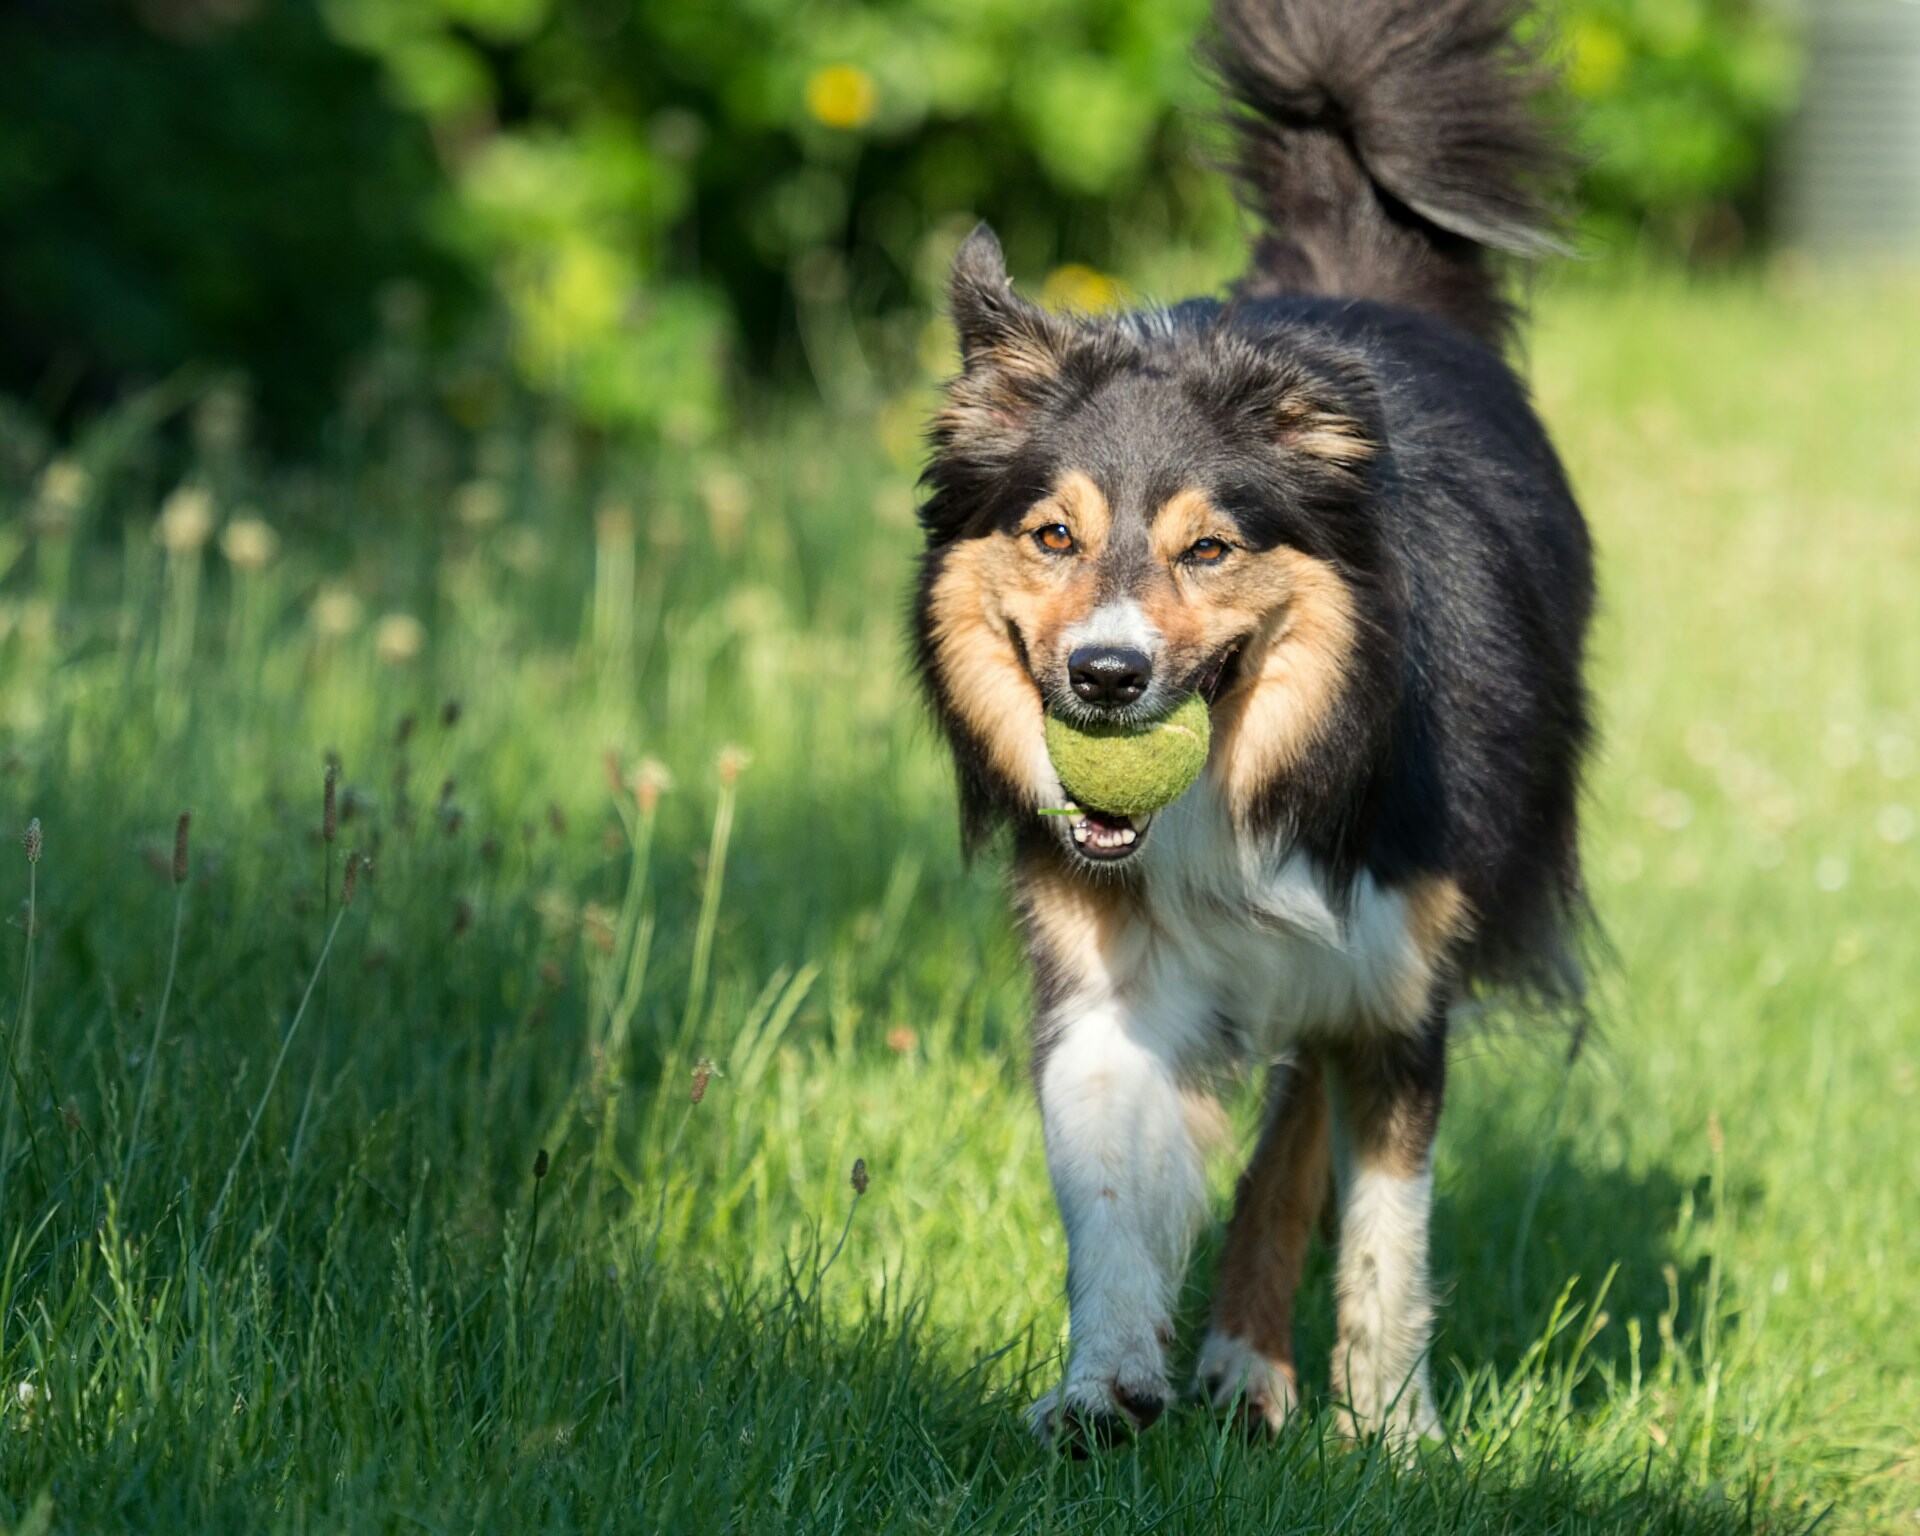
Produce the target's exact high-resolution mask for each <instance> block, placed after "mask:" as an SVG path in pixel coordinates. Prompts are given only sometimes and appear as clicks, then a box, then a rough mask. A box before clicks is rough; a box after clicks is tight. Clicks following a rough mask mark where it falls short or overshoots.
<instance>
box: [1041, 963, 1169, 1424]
mask: <svg viewBox="0 0 1920 1536" xmlns="http://www.w3.org/2000/svg"><path fill="white" fill-rule="evenodd" d="M1165 1001H1166V1000H1161V1004H1162V1007H1164V1003H1165ZM1177 1031H1178V1022H1177V1020H1175V1019H1174V1018H1172V1017H1170V1016H1168V1015H1167V1014H1166V1013H1165V1012H1164V1011H1162V1008H1156V1006H1155V1005H1154V1004H1153V1003H1151V1002H1147V1001H1140V1002H1134V1003H1129V1002H1127V1001H1124V1000H1122V999H1120V998H1118V997H1116V996H1114V995H1112V994H1111V993H1108V994H1105V995H1099V996H1093V997H1081V998H1078V999H1075V998H1068V999H1063V1000H1061V1001H1060V1002H1058V1003H1056V1004H1055V1005H1054V1006H1053V1007H1052V1008H1050V1009H1049V1010H1048V1011H1047V1015H1046V1017H1044V1018H1043V1019H1042V1021H1041V1028H1040V1050H1041V1053H1042V1054H1041V1057H1040V1060H1039V1061H1038V1063H1037V1071H1036V1077H1037V1080H1038V1084H1039V1090H1040V1109H1041V1115H1042V1119H1043V1121H1044V1124H1045V1129H1046V1143H1047V1168H1048V1171H1049V1172H1050V1173H1051V1174H1052V1177H1053V1188H1054V1195H1055V1197H1056V1199H1057V1200H1058V1201H1059V1204H1060V1214H1061V1217H1062V1219H1063V1220H1064V1221H1065V1223H1066V1229H1067V1301H1068V1310H1069V1322H1070V1330H1071V1338H1070V1342H1069V1349H1068V1360H1067V1371H1066V1379H1065V1381H1064V1382H1062V1384H1061V1386H1060V1387H1059V1388H1058V1389H1057V1390H1056V1391H1054V1392H1051V1393H1049V1394H1048V1395H1047V1396H1046V1397H1045V1398H1043V1399H1042V1400H1041V1401H1040V1402H1039V1403H1038V1404H1036V1405H1035V1407H1034V1410H1033V1422H1034V1427H1035V1429H1036V1430H1038V1431H1039V1433H1040V1434H1041V1435H1042V1436H1043V1437H1052V1436H1055V1435H1060V1436H1062V1437H1067V1438H1069V1440H1070V1443H1071V1444H1073V1445H1075V1446H1081V1445H1084V1444H1085V1443H1086V1442H1087V1441H1089V1440H1091V1441H1094V1442H1096V1443H1097V1442H1100V1441H1103V1440H1105V1439H1109V1438H1111V1437H1112V1436H1113V1435H1114V1434H1115V1433H1124V1432H1127V1431H1130V1430H1132V1429H1136V1428H1144V1427H1145V1426H1147V1425H1148V1424H1151V1423H1152V1422H1153V1421H1154V1419H1156V1418H1157V1417H1158V1416H1159V1414H1160V1411H1161V1409H1162V1408H1163V1407H1164V1406H1165V1405H1166V1402H1167V1399H1168V1396H1169V1392H1168V1385H1167V1367H1166V1352H1167V1346H1168V1345H1169V1344H1170V1343H1171V1342H1172V1337H1173V1306H1174V1299H1175V1296H1176V1294H1177V1292H1178V1289H1179V1286H1180V1282H1181V1277H1182V1274H1183V1271H1184V1268H1185V1265H1186V1259H1187V1250H1188V1247H1189V1245H1190V1243H1191V1241H1192V1238H1193V1233H1194V1228H1195V1224H1196V1221H1197V1218H1198V1216H1199V1215H1200V1213H1201V1211H1202V1209H1203V1207H1204V1202H1205V1196H1206V1184H1205V1178H1204V1172H1203V1169H1202V1166H1201V1156H1200V1149H1199V1147H1198V1144H1197V1143H1196V1141H1195V1138H1194V1134H1193V1130H1192V1126H1191V1124H1190V1118H1189V1116H1190V1109H1191V1102H1192V1101H1191V1100H1190V1099H1189V1098H1188V1096H1187V1095H1186V1094H1185V1093H1184V1092H1183V1091H1182V1084H1181V1080H1180V1075H1179V1070H1178V1059H1179V1040H1178V1033H1177Z"/></svg>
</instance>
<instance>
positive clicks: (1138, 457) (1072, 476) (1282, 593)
mask: <svg viewBox="0 0 1920 1536" xmlns="http://www.w3.org/2000/svg"><path fill="white" fill-rule="evenodd" d="M952 305H953V315H954V320H955V323H956V326H957V329H958V333H959V342H960V351H961V357H962V364H963V366H962V371H961V373H960V374H959V376H958V377H956V378H955V379H954V380H953V381H952V383H951V384H950V386H949V388H948V394H947V399H946V403H945V405H944V408H943V409H942V410H941V411H940V413H939V414H938V416H937V417H936V419H935V421H934V424H933V427H932V432H931V439H932V447H933V453H932V459H931V462H930V463H929V465H928V468H927V471H926V475H925V485H926V488H927V491H928V495H927V497H926V500H925V504H924V506H923V509H922V513H921V520H922V524H923V526H924V528H925V532H926V536H927V554H926V558H925V562H924V565H923V569H922V575H921V584H920V592H919V602H918V612H917V619H918V629H919V659H920V664H921V669H922V672H923V674H924V676H925V678H926V681H927V684H928V688H929V692H930V694H931V696H932V698H933V701H934V704H935V707H936V709H937V711H938V713H939V715H940V717H941V721H942V723H943V725H944V726H945V728H946V730H947V733H948V736H949V739H950V741H951V742H952V744H953V747H954V750H955V755H956V758H957V759H958V761H959V764H960V768H961V781H962V792H963V808H964V810H965V812H966V814H967V820H968V825H969V830H970V832H971V833H973V834H975V835H977V834H978V833H979V832H980V831H982V830H983V829H984V828H985V827H986V826H988V825H990V824H991V823H992V822H994V821H996V820H998V819H1002V818H1007V817H1014V818H1020V817H1025V816H1031V815H1033V814H1034V813H1036V812H1038V811H1041V810H1044V809H1050V808H1054V807H1058V806H1060V805H1061V804H1062V803H1063V792H1062V790H1061V788H1060V785H1059V782H1058V780H1057V778H1056V777H1055V776H1054V774H1053V771H1052V768H1051V766H1050V764H1049V763H1048V761H1047V757H1046V750H1045V746H1044V743H1043V739H1042V719H1043V714H1044V713H1045V712H1054V713H1058V714H1061V715H1066V716H1069V717H1073V718H1077V719H1080V720H1082V721H1089V720H1095V719H1099V720H1110V721H1115V722H1124V721H1128V720H1133V719H1140V720H1144V719H1150V718H1152V717H1154V716H1156V715H1159V714H1161V713H1163V712H1164V711H1165V710H1167V709H1168V708H1170V707H1171V706H1172V705H1173V704H1174V703H1176V702H1177V701H1178V700H1179V699H1180V698H1181V697H1183V696H1184V695H1185V694H1187V693H1189V692H1194V691H1198V692H1200V693H1202V694H1203V695H1204V696H1206V697H1207V698H1208V699H1209V701H1210V702H1211V704H1212V707H1213V716H1214V738H1215V739H1214V746H1213V752H1212V757H1211V760H1210V764H1209V772H1210V774H1211V775H1212V776H1213V779H1214V781H1215V783H1216V784H1217V785H1218V787H1219V788H1220V790H1221V791H1222V792H1223V794H1224V795H1225V798H1226V801H1227V804H1228V807H1229V809H1230V811H1231V812H1232V813H1233V814H1234V815H1235V816H1236V817H1237V818H1240V819H1242V820H1248V821H1251V820H1256V819H1258V818H1259V817H1260V816H1262V815H1265V814H1271V812H1272V809H1273V807H1274V805H1275V804H1276V796H1277V795H1278V794H1279V792H1280V789H1281V787H1282V781H1284V780H1285V779H1286V778H1287V777H1288V776H1289V775H1297V774H1298V773H1299V772H1300V771H1301V770H1302V769H1303V767H1304V766H1305V765H1306V763H1307V761H1308V759H1309V757H1310V755H1311V751H1312V749H1313V747H1314V744H1315V743H1316V742H1317V741H1320V740H1323V739H1325V738H1327V737H1328V735H1329V733H1333V732H1336V731H1337V728H1338V717H1339V714H1340V711H1341V708H1342V704H1343V700H1344V699H1345V698H1346V697H1347V695H1348V694H1349V693H1350V685H1351V684H1352V682H1353V680H1354V678H1355V676H1356V670H1357V661H1358V657H1359V653H1360V651H1361V650H1362V648H1363V631H1364V630H1365V629H1366V628H1367V626H1368V625H1369V623H1370V622H1371V616H1370V613H1369V611H1368V609H1369V604H1368V600H1367V592H1366V589H1367V587H1368V585H1369V583H1370V581H1371V579H1372V577H1373V574H1374V573H1375V571H1376V569H1377V566H1378V548H1377V545H1378V542H1379V534H1378V529H1377V526H1376V520H1375V519H1374V518H1372V517H1370V516H1368V515H1366V512H1367V508H1366V503H1367V501H1368V499H1369V497H1370V496H1371V495H1372V494H1373V488H1374V487H1375V485H1376V483H1377V482H1378V479H1379V477H1380V476H1381V475H1382V474H1383V473H1384V472H1385V468H1386V466H1385V453H1384V443H1383V436H1384V433H1383V428H1382V425H1381V421H1380V411H1379V405H1378V401H1377V398H1376V395H1375V392H1374V389H1373V385H1372V383H1371V380H1370V378H1369V376H1368V374H1367V371H1366V369H1365V367H1364V366H1363V365H1362V364H1361V362H1360V361H1359V360H1358V359H1357V358H1355V357H1354V356H1353V355H1352V354H1350V353H1347V352H1345V351H1342V350H1340V349H1338V348H1334V347H1330V346H1328V345H1327V344H1325V343H1324V342H1320V343H1316V342H1312V341H1309V340H1307V339H1306V338H1304V337H1290V336H1289V335H1287V334H1286V333H1284V332H1270V333H1267V334H1263V335H1262V336H1261V337H1260V338H1259V340H1258V341H1257V342H1256V341H1253V340H1249V339H1247V338H1246V337H1245V336H1243V335H1240V334H1237V333H1236V332H1235V330H1234V329H1233V328H1231V327H1230V326H1229V325H1227V324H1223V323H1221V320H1220V314H1221V312H1219V311H1217V310H1215V309H1214V308H1213V307H1212V306H1203V307H1202V308H1201V310H1199V311H1195V312H1191V313H1183V312H1180V311H1175V312H1171V313H1159V314H1152V315H1145V316H1126V317H1120V318H1116V319H1103V320H1082V319H1070V318H1066V317H1062V316H1058V315H1054V314H1050V313H1048V312H1046V311H1043V310H1041V309H1039V308H1036V307H1035V306H1033V305H1031V304H1029V303H1027V302H1025V301H1024V300H1022V299H1021V298H1020V297H1019V296H1018V295H1016V294H1015V293H1014V291H1013V288H1012V285H1011V284H1010V282H1009V281H1008V278H1007V272H1006V266H1005V262H1004V259H1003V257H1002V256H1001V252H1000V246H999V243H998V242H997V241H996V240H995V239H994V237H993V235H992V234H991V233H990V232H989V231H987V230H986V229H985V228H984V227H982V228H981V229H979V230H976V231H975V232H974V234H973V235H972V236H971V237H969V239H968V240H967V242H966V243H965V244H964V245H963V246H962V248H961V250H960V253H959V255H958V257H957V258H956V260H955V263H954V269H953V278H952ZM1081 809H1082V810H1083V811H1084V812H1088V813H1095V814H1092V816H1091V820H1089V818H1088V817H1086V816H1082V817H1079V818H1074V817H1064V818H1055V819H1054V820H1053V821H1052V825H1053V826H1054V828H1055V829H1056V833H1057V835H1058V837H1059V838H1060V840H1061V841H1062V842H1063V844H1064V845H1065V846H1067V847H1068V848H1070V849H1072V851H1073V852H1074V853H1075V854H1076V855H1077V856H1078V857H1080V858H1083V859H1087V860H1098V861H1101V862H1118V861H1121V860H1124V859H1126V858H1128V857H1130V856H1131V855H1132V854H1133V853H1134V852H1135V851H1136V850H1137V849H1138V848H1139V847H1141V846H1142V845H1143V844H1144V841H1145V837H1144V834H1145V830H1146V828H1145V825H1144V823H1136V822H1130V821H1128V820H1127V819H1126V818H1124V817H1112V816H1107V817H1102V816H1100V815H1098V814H1097V813H1098V812H1099V811H1100V809H1101V808H1100V807H1097V806H1095V807H1082V808H1081Z"/></svg>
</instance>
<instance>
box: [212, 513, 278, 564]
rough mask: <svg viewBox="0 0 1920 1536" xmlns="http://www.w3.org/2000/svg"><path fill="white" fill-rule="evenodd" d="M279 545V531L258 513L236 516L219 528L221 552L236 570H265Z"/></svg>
mask: <svg viewBox="0 0 1920 1536" xmlns="http://www.w3.org/2000/svg"><path fill="white" fill-rule="evenodd" d="M279 548H280V539H279V537H278V535H276V534H275V533H274V531H273V529H272V528H270V527H269V526H268V525H267V524H266V523H264V522H262V521H261V520H260V519H259V518H257V517H236V518H235V519H233V521H232V522H230V523H228V524H227V526H226V527H225V528H223V529H221V530H220V553H221V554H223V555H225V556H226V557H227V563H228V564H229V565H231V566H232V567H233V568H234V569H235V570H236V571H260V570H265V569H266V568H267V566H268V565H270V564H271V563H272V562H273V557H274V555H275V554H276V553H277V552H278V551H279Z"/></svg>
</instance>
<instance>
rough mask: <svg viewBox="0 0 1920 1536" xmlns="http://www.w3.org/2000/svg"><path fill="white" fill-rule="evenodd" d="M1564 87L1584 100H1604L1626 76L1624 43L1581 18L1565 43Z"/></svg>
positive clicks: (1616, 34)
mask: <svg viewBox="0 0 1920 1536" xmlns="http://www.w3.org/2000/svg"><path fill="white" fill-rule="evenodd" d="M1569 44H1570V49H1569V51H1570V53H1571V57H1570V58H1569V59H1568V61H1567V85H1568V87H1569V88H1570V89H1571V90H1572V91H1573V93H1574V95H1576V96H1584V97H1586V98H1587V99H1588V100H1592V99H1594V98H1595V97H1599V96H1605V95H1607V94H1608V93H1609V92H1611V91H1612V90H1613V88H1614V87H1615V86H1617V85H1618V84H1619V83H1620V79H1621V76H1623V75H1625V74H1626V72H1627V40H1626V39H1625V38H1624V37H1622V36H1621V35H1620V33H1619V31H1618V30H1616V29H1615V28H1613V27H1610V26H1608V25H1607V23H1605V22H1604V21H1599V20H1596V19H1595V18H1593V17H1590V16H1588V17H1583V18H1581V19H1580V20H1579V21H1577V22H1575V23H1574V25H1573V35H1572V37H1571V38H1570V39H1569Z"/></svg>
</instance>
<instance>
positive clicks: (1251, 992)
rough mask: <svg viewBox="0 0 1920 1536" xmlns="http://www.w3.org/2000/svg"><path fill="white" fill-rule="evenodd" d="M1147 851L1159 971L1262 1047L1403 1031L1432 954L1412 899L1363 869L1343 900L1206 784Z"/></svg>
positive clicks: (1169, 815) (1173, 810) (1171, 814)
mask: <svg viewBox="0 0 1920 1536" xmlns="http://www.w3.org/2000/svg"><path fill="white" fill-rule="evenodd" d="M1162 818H1163V824H1161V825H1158V826H1156V827H1155V828H1154V829H1153V831H1154V838H1155V843H1156V844H1157V846H1152V847H1149V848H1148V849H1146V850H1143V851H1144V852H1146V853H1148V854H1149V855H1151V856H1152V858H1153V861H1152V863H1151V864H1150V865H1149V866H1148V868H1147V871H1146V873H1147V877H1148V879H1147V901H1148V911H1149V913H1150V918H1151V927H1152V932H1153V938H1152V940H1151V941H1150V942H1151V944H1152V945H1153V948H1154V950H1155V953H1154V956H1153V959H1154V968H1155V969H1156V970H1157V971H1158V972H1159V973H1160V974H1161V975H1162V976H1163V977H1164V978H1165V980H1166V981H1167V982H1169V983H1171V984H1173V985H1174V986H1175V987H1176V988H1177V990H1179V991H1181V992H1184V993H1186V994H1187V995H1188V996H1189V997H1191V998H1194V999H1196V1000H1201V999H1204V1002H1205V1005H1206V1006H1208V1007H1210V1008H1211V1010H1212V1011H1213V1013H1214V1014H1215V1015H1216V1016H1221V1017H1224V1018H1226V1019H1228V1020H1230V1021H1231V1023H1232V1024H1233V1025H1234V1027H1235V1029H1236V1031H1237V1032H1238V1033H1239V1034H1240V1035H1241V1036H1242V1037H1243V1038H1244V1039H1245V1041H1246V1042H1247V1045H1248V1046H1249V1047H1250V1048H1251V1049H1252V1050H1253V1051H1255V1052H1257V1053H1261V1054H1268V1053H1274V1052H1278V1051H1282V1050H1285V1049H1286V1048H1287V1047H1288V1046H1290V1045H1291V1044H1293V1043H1294V1042H1295V1041H1297V1040H1298V1039H1300V1038H1301V1037H1302V1036H1303V1035H1308V1034H1317V1033H1328V1032H1345V1031H1348V1030H1354V1029H1377V1028H1388V1029H1393V1028H1402V1027H1406V1026H1407V1025H1409V1024H1412V1023H1414V1022H1417V1021H1416V1020H1413V1019H1408V1018H1406V1017H1405V1016H1406V1014H1407V1013H1408V1012H1409V1011H1410V1000H1411V1003H1412V1008H1415V1009H1417V1007H1418V999H1419V998H1420V997H1422V996H1423V995H1424V992H1425V990H1426V985H1427V980H1428V975H1429V960H1428V957H1427V955H1426V954H1425V953H1424V952H1423V950H1422V948H1421V946H1420V944H1419V943H1418V942H1417V941H1416V938H1415V935H1414V932H1413V926H1412V921H1411V914H1410V912H1409V909H1408V904H1407V902H1406V900H1405V898H1404V897H1403V896H1402V895H1401V894H1400V893H1399V892H1397V891H1391V890H1385V889H1383V888H1382V887H1381V886H1379V885H1378V884H1377V883H1376V882H1375V881H1374V880H1373V879H1372V877H1371V876H1368V875H1364V874H1363V875H1362V876H1361V877H1360V878H1359V880H1358V881H1357V882H1356V883H1355V885H1354V888H1353V890H1352V892H1351V893H1350V894H1349V895H1348V897H1347V899H1346V900H1345V901H1344V902H1336V901H1335V899H1334V897H1333V895H1332V893H1331V891H1330V888H1329V885H1328V882H1327V880H1326V878H1325V875H1324V873H1323V872H1322V871H1321V870H1320V869H1319V868H1318V867H1317V866H1316V865H1315V864H1314V862H1313V861H1312V860H1311V859H1309V858H1307V857H1306V856H1305V855H1304V854H1300V853H1287V854H1283V855H1275V854H1274V853H1272V852H1271V851H1270V850H1263V849H1260V848H1257V847H1252V846H1249V845H1248V844H1246V843H1243V842H1242V841H1241V840H1240V839H1238V838H1236V837H1235V836H1234V835H1233V833H1232V831H1231V828H1230V827H1229V825H1228V823H1227V820H1226V817H1225V816H1224V814H1223V813H1222V812H1221V811H1220V808H1219V805H1218V802H1217V801H1216V800H1214V798H1213V797H1212V796H1211V795H1210V794H1208V793H1206V792H1205V790H1204V789H1202V790H1200V791H1198V792H1196V793H1194V794H1191V795H1189V796H1187V797H1186V798H1185V799H1184V800H1182V801H1181V802H1179V803H1177V804H1176V805H1174V806H1172V807H1169V808H1168V810H1167V811H1165V812H1163V813H1162Z"/></svg>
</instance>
